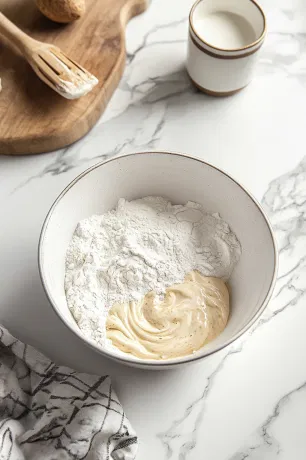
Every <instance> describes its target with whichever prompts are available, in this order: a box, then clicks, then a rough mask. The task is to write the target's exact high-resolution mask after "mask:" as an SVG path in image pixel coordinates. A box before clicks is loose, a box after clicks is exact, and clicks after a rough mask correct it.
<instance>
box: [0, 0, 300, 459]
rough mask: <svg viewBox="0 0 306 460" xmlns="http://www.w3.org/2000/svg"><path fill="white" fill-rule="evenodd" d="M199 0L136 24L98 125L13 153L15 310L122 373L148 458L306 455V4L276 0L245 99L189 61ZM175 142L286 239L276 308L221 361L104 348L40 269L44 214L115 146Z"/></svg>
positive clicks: (0, 162)
mask: <svg viewBox="0 0 306 460" xmlns="http://www.w3.org/2000/svg"><path fill="white" fill-rule="evenodd" d="M191 3H192V0H184V1H177V0H167V1H165V0H153V3H152V4H151V6H150V8H149V9H148V11H147V12H146V13H145V14H143V15H142V16H139V17H137V18H136V19H134V20H132V21H131V23H130V24H129V26H128V32H127V49H128V60H127V68H126V71H125V74H124V77H123V79H122V81H121V83H120V87H119V89H118V90H117V91H116V93H115V95H114V97H113V99H112V101H111V103H110V105H109V107H108V108H107V111H106V112H105V114H104V115H103V117H102V118H101V120H100V122H99V123H98V125H97V126H96V127H95V128H94V129H93V130H92V131H91V133H90V134H89V135H87V136H86V137H85V138H84V139H83V140H81V141H80V142H78V143H76V144H75V145H73V146H72V147H70V148H68V149H64V150H61V151H58V152H54V153H50V154H44V155H39V156H30V157H26V156H25V157H18V158H13V157H0V192H1V198H0V199H1V205H0V206H1V208H0V209H1V211H0V253H1V264H0V279H1V283H0V299H1V302H0V305H1V310H0V311H1V320H0V321H1V322H2V323H3V324H4V325H5V326H6V327H8V328H9V329H10V331H11V332H12V333H14V334H15V335H17V336H18V337H20V338H21V339H23V340H25V341H28V342H30V343H32V344H33V345H35V346H36V347H38V348H39V349H41V350H42V351H44V352H45V353H47V354H48V355H49V356H50V357H52V358H53V359H55V360H56V361H57V362H61V363H65V364H68V365H70V366H72V367H75V368H77V369H81V370H86V371H91V372H95V373H107V372H109V373H110V375H111V376H112V378H113V383H114V385H115V388H116V390H117V392H118V395H119V397H120V399H121V401H122V403H123V406H124V408H125V410H126V412H127V414H128V416H129V418H130V420H131V422H132V424H133V426H134V428H135V429H136V431H137V434H138V436H139V438H140V450H139V455H138V458H139V459H141V460H142V459H146V460H156V459H159V460H166V459H171V460H174V459H175V460H177V459H179V460H185V459H186V460H199V459H204V458H207V459H209V460H225V459H231V460H243V459H246V458H248V459H250V460H259V459H260V460H265V459H268V460H270V459H276V458H277V459H281V460H284V459H294V460H299V459H305V456H306V436H305V426H306V424H305V420H306V334H305V331H304V328H305V324H306V308H305V306H306V305H305V303H306V276H305V275H306V252H305V249H306V220H305V218H306V159H305V158H304V155H305V152H304V138H305V130H306V124H305V120H306V4H305V2H304V1H303V0H296V1H295V2H288V1H286V0H264V1H263V2H262V3H263V7H264V9H265V10H266V13H267V18H268V30H269V33H268V37H267V39H266V42H265V45H264V47H263V49H262V53H261V57H260V62H259V65H258V67H257V75H256V78H255V80H254V81H253V83H252V84H251V85H250V86H249V87H248V88H247V89H245V90H244V91H242V92H241V93H239V94H238V95H236V96H233V97H231V98H223V99H216V98H210V97H207V96H204V95H202V94H201V93H199V92H197V91H196V90H195V89H194V88H193V87H192V86H191V85H190V82H189V80H188V78H187V76H186V72H185V69H184V60H185V53H186V37H187V16H188V12H189V9H190V7H191ZM149 149H167V150H175V151H181V152H185V153H189V154H191V155H195V156H199V157H201V158H203V159H205V160H207V161H209V162H211V163H213V164H215V165H216V166H218V167H221V168H223V169H225V170H226V171H227V172H228V173H230V174H232V175H233V176H234V177H235V178H236V179H238V180H239V181H241V183H243V184H244V185H245V186H246V187H247V188H248V189H249V190H250V191H251V192H252V193H253V194H254V195H255V196H256V197H257V198H258V199H259V200H261V201H262V203H263V205H264V207H265V209H266V211H267V213H268V215H269V216H270V219H271V222H272V225H273V227H274V230H275V234H276V238H277V240H278V243H279V249H280V270H279V277H278V281H277V285H276V289H275V293H274V298H273V299H272V301H271V302H270V304H269V306H268V308H267V310H266V312H265V314H264V316H263V317H262V318H261V320H260V321H259V322H258V323H257V325H256V326H255V327H254V328H253V330H252V331H251V332H250V333H248V334H247V335H245V336H244V337H243V338H242V339H241V340H239V341H238V342H236V343H235V344H234V345H233V346H231V347H229V348H227V349H226V350H223V351H222V352H221V353H220V354H219V355H217V356H214V357H212V358H209V360H207V361H204V362H201V363H197V364H193V365H192V366H190V367H188V368H183V369H179V370H173V371H163V372H144V371H141V370H135V369H130V368H127V367H124V366H122V365H118V364H115V363H112V362H111V361H108V360H106V359H103V358H102V357H100V356H98V355H96V354H95V353H94V352H93V351H91V350H90V349H88V348H86V347H85V346H83V344H82V343H81V342H80V341H79V340H78V339H77V338H76V337H75V336H74V335H72V333H71V332H70V331H68V330H67V329H66V327H65V326H64V325H62V324H61V322H60V320H59V319H58V318H57V316H56V315H55V314H54V313H53V311H52V309H51V307H50V306H49V304H48V301H47V299H46V297H45V295H44V292H43V289H42V286H41V283H40V279H39V275H38V269H37V243H38V236H39V233H40V229H41V225H42V222H43V219H44V217H45V215H46V213H47V211H48V209H49V207H50V205H51V203H52V202H53V200H54V199H55V198H56V196H57V195H58V194H59V192H60V191H61V190H62V189H63V188H64V186H65V185H66V184H67V183H69V182H70V181H71V180H72V179H73V178H74V177H75V176H76V175H77V174H79V173H80V172H81V171H83V170H84V169H86V168H87V167H88V166H90V165H92V164H94V163H95V162H97V161H101V160H102V159H105V158H109V157H111V156H113V155H115V154H122V153H127V152H131V151H140V150H149Z"/></svg>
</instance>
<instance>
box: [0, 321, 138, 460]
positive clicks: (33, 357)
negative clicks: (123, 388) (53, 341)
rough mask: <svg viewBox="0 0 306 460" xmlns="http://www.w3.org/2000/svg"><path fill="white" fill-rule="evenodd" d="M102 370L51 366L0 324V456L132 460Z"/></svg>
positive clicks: (129, 434) (129, 438)
mask: <svg viewBox="0 0 306 460" xmlns="http://www.w3.org/2000/svg"><path fill="white" fill-rule="evenodd" d="M137 445H138V442H137V437H136V436H135V434H134V432H133V430H132V428H131V425H130V423H129V421H128V420H127V418H126V416H125V414H124V411H123V409H122V407H121V404H120V403H119V401H118V399H117V396H116V394H115V393H114V390H113V389H112V385H111V381H110V378H109V377H108V376H104V377H98V376H94V375H88V374H82V373H79V372H75V371H73V370H72V369H69V368H68V367H64V366H57V365H56V364H54V363H52V362H51V361H50V360H49V359H48V358H46V357H45V356H43V355H42V354H41V353H39V352H38V351H36V350H35V349H34V348H33V347H31V346H29V345H25V344H23V343H21V342H20V341H19V340H17V339H15V338H14V337H12V336H11V335H10V334H9V332H8V331H7V330H6V329H4V328H3V327H2V326H0V460H70V459H73V460H81V459H82V460H133V459H134V458H135V456H136V452H137Z"/></svg>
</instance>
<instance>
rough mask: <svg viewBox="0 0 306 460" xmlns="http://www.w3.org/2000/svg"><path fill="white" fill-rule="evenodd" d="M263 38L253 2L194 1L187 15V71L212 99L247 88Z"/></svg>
mask: <svg viewBox="0 0 306 460" xmlns="http://www.w3.org/2000/svg"><path fill="white" fill-rule="evenodd" d="M265 35H266V19H265V15H264V12H263V11H262V9H261V8H260V6H259V5H258V4H257V3H256V2H255V1H254V0H197V1H196V3H195V4H194V5H193V7H192V9H191V11H190V16H189V41H188V56H187V71H188V73H189V76H190V78H191V80H192V81H193V83H194V84H195V85H196V86H197V87H198V88H199V89H200V90H201V91H203V92H205V93H208V94H210V95H213V96H229V95H231V94H234V93H236V92H237V91H239V90H241V89H242V88H244V87H245V86H247V85H248V84H249V83H250V81H251V79H252V75H253V71H254V67H255V64H256V60H257V58H258V51H259V49H260V48H261V46H262V44H263V42H264V38H265Z"/></svg>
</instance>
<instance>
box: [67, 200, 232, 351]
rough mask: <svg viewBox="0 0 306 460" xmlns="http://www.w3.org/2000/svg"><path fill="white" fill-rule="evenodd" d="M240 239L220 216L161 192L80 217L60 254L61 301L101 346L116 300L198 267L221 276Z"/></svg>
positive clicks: (137, 294)
mask: <svg viewBox="0 0 306 460" xmlns="http://www.w3.org/2000/svg"><path fill="white" fill-rule="evenodd" d="M240 254H241V247H240V243H239V241H238V239H237V237H236V235H235V234H234V233H233V232H232V231H231V229H230V227H229V225H228V224H227V223H226V222H225V221H224V220H222V219H221V217H220V216H219V215H218V214H207V213H205V211H204V210H203V208H202V206H201V205H199V204H196V203H193V202H188V203H187V204H186V205H172V204H171V203H170V202H169V201H167V200H165V199H164V198H161V197H146V198H142V199H139V200H134V201H131V202H128V201H126V200H124V199H123V198H121V199H120V200H119V202H118V205H117V207H116V209H115V210H112V211H109V212H108V213H106V214H103V215H100V216H98V215H94V216H92V217H89V218H88V219H84V220H82V221H81V222H79V223H78V225H77V227H76V230H75V232H74V234H73V237H72V240H71V243H70V245H69V247H68V250H67V256H66V275H65V291H66V298H67V303H68V307H69V309H70V311H71V312H72V314H73V316H74V318H75V320H76V322H77V323H78V325H79V327H80V329H81V330H82V332H83V333H84V334H85V335H86V336H87V337H88V338H91V339H93V340H95V341H96V342H97V343H98V344H100V345H102V346H110V345H109V344H108V343H106V339H105V321H106V316H107V313H108V310H109V309H110V308H111V307H112V305H113V304H114V303H117V302H118V303H123V302H126V301H129V300H137V299H140V298H141V297H143V295H144V294H146V293H147V292H149V291H155V293H156V294H158V295H160V296H162V295H163V293H164V292H165V289H166V287H168V286H171V285H173V284H175V283H180V282H182V281H183V280H184V277H185V275H186V274H187V273H189V272H191V271H192V270H198V271H199V272H200V273H202V274H203V275H204V276H215V277H219V278H222V279H224V280H227V279H228V278H229V277H230V274H231V272H232V270H233V268H234V266H235V264H236V263H237V261H238V259H239V257H240Z"/></svg>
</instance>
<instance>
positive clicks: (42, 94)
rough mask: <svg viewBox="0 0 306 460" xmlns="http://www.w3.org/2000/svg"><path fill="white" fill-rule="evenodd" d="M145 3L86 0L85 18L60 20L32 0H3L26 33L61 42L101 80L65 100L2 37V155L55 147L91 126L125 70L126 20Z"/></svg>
mask: <svg viewBox="0 0 306 460" xmlns="http://www.w3.org/2000/svg"><path fill="white" fill-rule="evenodd" d="M146 6H147V1H146V0H87V10H86V13H85V15H84V17H83V18H81V19H80V20H78V21H76V22H74V23H72V24H69V25H62V24H56V23H53V22H51V21H49V20H48V19H46V18H44V17H43V16H42V14H41V13H40V12H39V11H38V9H37V8H36V6H35V4H34V1H33V0H9V1H7V0H0V11H1V12H3V14H5V15H6V16H7V17H8V18H9V19H11V20H12V21H13V22H14V23H15V24H16V25H17V26H18V27H20V28H21V29H22V30H23V31H24V32H26V33H28V34H30V35H31V36H32V37H33V38H35V39H37V40H41V41H44V42H48V43H53V44H55V45H56V46H59V47H60V48H62V49H63V51H65V52H66V53H67V54H68V56H70V57H71V58H72V59H74V60H75V61H77V62H79V63H80V64H81V65H82V66H83V67H85V68H86V69H87V70H89V71H90V72H91V73H93V74H94V75H95V76H96V77H97V78H98V79H99V84H98V85H97V86H96V87H95V88H94V89H93V91H92V92H90V93H89V94H88V95H86V96H84V97H83V98H80V99H78V100H74V101H69V100H66V99H64V98H62V97H61V96H59V95H58V94H57V93H55V92H54V91H53V90H52V89H50V88H49V87H48V86H47V85H45V84H44V83H43V82H42V81H40V80H39V78H38V77H37V76H36V75H35V73H34V72H33V70H32V69H31V67H30V66H29V64H28V63H27V62H26V61H25V60H24V58H23V57H22V56H21V55H20V54H19V53H18V52H17V51H15V50H14V49H13V48H12V47H11V46H9V44H8V43H7V42H6V41H5V39H4V38H2V37H0V78H1V79H2V91H1V92H0V154H10V155H17V154H33V153H42V152H48V151H52V150H56V149H59V148H62V147H65V146H67V145H69V144H71V143H73V142H75V141H76V140H78V139H80V138H81V137H82V136H84V135H85V134H86V133H87V132H88V131H89V130H90V129H91V128H92V126H93V125H94V124H95V122H96V121H97V120H98V118H99V117H100V115H101V113H102V112H103V110H104V109H105V107H106V105H107V103H108V102H109V100H110V98H111V96H112V94H113V92H114V90H115V89H116V87H117V85H118V83H119V80H120V78H121V76H122V73H123V70H124V65H125V37H124V29H125V25H126V23H127V22H128V20H129V19H130V18H131V17H133V16H135V15H137V14H140V13H142V12H143V11H144V10H145V9H146Z"/></svg>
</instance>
